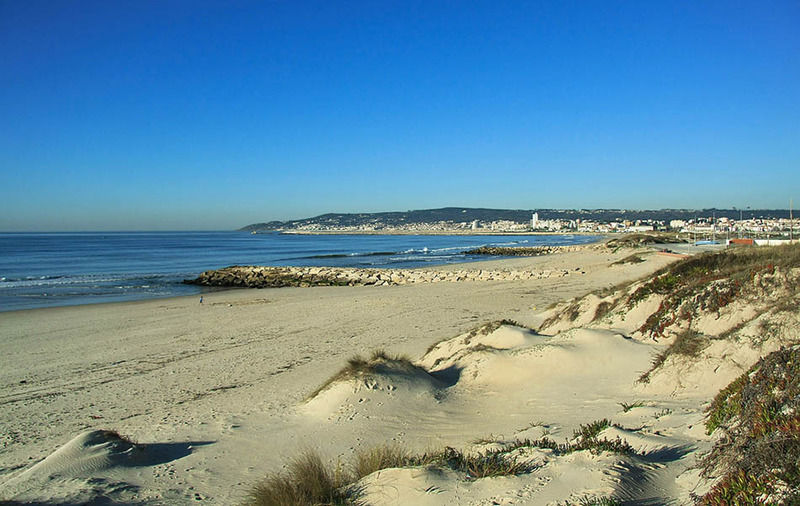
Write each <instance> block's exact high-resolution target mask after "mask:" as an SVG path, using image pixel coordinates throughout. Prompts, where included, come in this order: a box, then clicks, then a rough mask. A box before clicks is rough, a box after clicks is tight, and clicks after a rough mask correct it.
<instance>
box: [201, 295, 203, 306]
mask: <svg viewBox="0 0 800 506" xmlns="http://www.w3.org/2000/svg"><path fill="white" fill-rule="evenodd" d="M202 303H203V296H202V295H201V296H200V304H202Z"/></svg>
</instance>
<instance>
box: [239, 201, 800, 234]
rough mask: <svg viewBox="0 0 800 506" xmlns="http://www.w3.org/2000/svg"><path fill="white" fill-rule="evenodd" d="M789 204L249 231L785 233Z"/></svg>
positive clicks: (330, 219)
mask: <svg viewBox="0 0 800 506" xmlns="http://www.w3.org/2000/svg"><path fill="white" fill-rule="evenodd" d="M791 218H792V212H791V211H790V210H788V209H753V210H751V209H735V208H734V209H715V208H711V209H658V210H632V209H485V208H468V207H443V208H439V209H421V210H414V211H392V212H381V213H328V214H322V215H320V216H315V217H313V218H303V219H298V220H290V221H269V222H265V223H254V224H251V225H247V226H245V227H242V228H241V229H240V230H242V231H247V232H251V233H267V232H275V231H278V232H283V233H300V234H348V233H350V234H356V233H357V234H487V233H496V234H534V233H591V234H598V233H612V232H647V231H657V230H662V231H667V230H672V231H678V232H685V233H701V234H702V233H720V232H721V233H740V232H741V233H747V234H749V235H754V234H764V235H770V234H773V235H774V234H779V235H780V234H783V233H784V232H785V233H786V234H788V233H789V230H790V229H792V228H793V227H796V226H797V225H796V224H795V222H794V221H793V220H792V219H791Z"/></svg>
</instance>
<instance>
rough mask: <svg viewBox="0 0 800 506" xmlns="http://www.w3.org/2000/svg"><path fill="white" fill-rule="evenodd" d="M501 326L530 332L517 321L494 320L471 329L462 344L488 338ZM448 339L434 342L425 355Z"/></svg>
mask: <svg viewBox="0 0 800 506" xmlns="http://www.w3.org/2000/svg"><path fill="white" fill-rule="evenodd" d="M503 325H509V326H512V327H520V328H523V329H527V330H532V329H530V328H529V327H526V326H525V325H522V324H521V323H519V322H517V321H514V320H509V319H507V318H503V319H501V320H495V321H491V322H488V323H483V324H481V325H478V326H477V327H475V328H473V329H472V330H470V331H469V332H467V333H466V335H465V336H464V343H466V344H469V343H470V342H472V339H474V338H475V337H477V336H488V335H489V334H491V333H492V332H494V331H495V330H497V329H499V328H500V327H502V326H503ZM456 337H457V336H456ZM450 339H453V338H447V339H442V340H441V341H436V342H435V343H433V344H431V345H430V346H428V349H427V350H426V351H425V354H426V355H427V354H428V353H430V352H432V351H433V350H435V349H436V347H437V346H439V345H440V344H441V343H443V342H445V341H449V340H450Z"/></svg>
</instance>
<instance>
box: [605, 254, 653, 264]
mask: <svg viewBox="0 0 800 506" xmlns="http://www.w3.org/2000/svg"><path fill="white" fill-rule="evenodd" d="M644 261H645V259H644V258H642V256H641V255H640V254H639V253H634V254H633V255H628V256H626V257H625V258H620V259H619V260H617V261H616V262H612V263H611V265H625V264H640V263H642V262H644Z"/></svg>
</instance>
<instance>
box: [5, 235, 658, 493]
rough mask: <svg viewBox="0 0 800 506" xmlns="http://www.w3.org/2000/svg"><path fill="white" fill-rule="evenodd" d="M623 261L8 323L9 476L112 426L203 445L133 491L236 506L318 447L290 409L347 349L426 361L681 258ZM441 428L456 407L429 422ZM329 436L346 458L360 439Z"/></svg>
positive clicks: (141, 477)
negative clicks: (485, 332) (527, 276)
mask: <svg viewBox="0 0 800 506" xmlns="http://www.w3.org/2000/svg"><path fill="white" fill-rule="evenodd" d="M629 253H630V252H629V251H628V252H626V251H620V252H618V253H616V254H611V253H609V252H605V251H603V252H598V251H596V250H592V249H588V250H586V251H582V252H576V253H563V254H558V255H552V256H548V257H537V258H517V259H512V260H503V261H497V262H494V261H493V262H481V263H477V264H466V265H464V266H459V267H457V268H469V269H481V268H483V269H490V268H497V267H498V266H502V267H503V268H510V269H515V268H519V269H522V268H527V269H537V270H541V269H567V270H569V271H570V274H569V275H568V276H565V277H559V278H548V279H536V280H528V281H514V282H469V283H436V284H426V285H413V286H396V287H317V288H308V289H304V288H285V289H272V290H269V289H268V290H231V291H222V292H216V293H212V294H207V295H206V296H205V302H204V303H203V304H202V305H201V304H199V303H198V298H197V297H185V298H173V299H163V300H155V301H143V302H134V303H121V304H101V305H91V306H79V307H69V308H55V309H41V310H30V311H18V312H8V313H0V392H1V393H0V407H2V409H0V426H1V427H2V428H3V430H2V435H1V436H0V437H2V440H0V482H2V481H4V480H6V479H7V478H8V477H9V476H11V475H12V474H13V473H14V472H15V471H16V470H18V469H21V468H23V467H26V466H29V465H30V464H31V463H33V462H36V461H38V460H40V459H42V458H44V457H45V456H47V455H48V454H50V453H52V452H53V451H54V450H56V449H57V448H58V447H60V446H61V445H63V444H64V443H66V442H67V441H69V440H70V439H71V438H72V437H74V436H75V435H76V434H78V433H80V432H81V431H83V430H85V429H87V428H112V429H115V430H118V431H119V432H121V433H123V434H130V435H132V436H133V437H134V438H135V439H137V440H139V441H141V442H144V443H175V442H194V443H196V444H195V450H194V451H193V452H192V453H191V454H190V455H188V456H185V457H183V458H181V459H178V460H175V461H172V462H167V463H164V464H159V465H156V466H144V467H138V468H134V469H126V470H125V471H124V472H123V471H120V473H121V474H120V475H119V476H118V477H117V478H118V479H119V480H120V481H125V482H134V483H137V484H138V485H140V486H141V487H142V488H141V489H140V490H139V491H138V492H137V494H138V495H137V497H139V498H141V499H142V500H146V501H156V502H158V501H166V502H189V501H192V500H196V499H210V500H212V501H213V502H215V503H219V504H230V503H231V502H232V501H233V502H235V501H236V500H238V499H240V498H241V494H242V491H243V490H244V489H246V487H247V485H249V484H250V483H252V481H253V480H255V479H257V478H258V477H260V476H262V475H263V473H264V472H265V471H266V470H269V469H273V468H274V467H275V466H276V465H278V464H279V463H282V462H283V461H284V459H285V457H286V456H287V455H291V454H292V453H294V451H296V449H297V448H298V447H300V446H303V445H311V446H315V445H317V444H319V442H316V441H313V440H308V439H305V440H304V438H303V437H302V436H301V435H302V434H304V432H303V431H297V430H294V429H293V427H291V426H287V425H286V424H287V423H294V422H291V421H290V418H289V413H290V412H291V411H292V410H293V408H294V406H296V404H297V403H298V402H299V401H301V400H302V399H303V398H304V397H305V396H306V395H307V394H308V393H309V392H310V391H312V390H313V389H314V388H315V387H316V386H318V385H319V384H321V383H322V382H323V381H324V380H325V379H326V378H328V377H329V376H330V375H331V374H333V373H334V372H335V371H337V370H338V369H339V368H341V367H342V365H343V364H344V362H345V360H346V359H347V358H348V357H350V356H351V355H353V354H355V353H365V354H366V353H368V352H370V351H372V350H375V349H378V348H383V349H386V350H388V351H390V352H393V353H406V354H408V355H410V356H411V357H412V358H416V357H419V356H421V355H422V354H423V353H424V351H425V349H426V348H427V347H428V346H429V345H430V344H432V343H434V342H437V341H440V340H442V339H444V338H449V337H452V336H455V335H457V334H459V333H461V332H463V331H466V330H468V329H470V328H473V327H474V326H475V325H477V324H478V323H483V322H486V321H489V320H496V319H500V318H509V319H514V320H517V321H519V322H520V323H522V324H528V325H532V324H535V323H536V321H535V317H534V311H533V310H532V309H531V308H532V307H537V308H539V309H541V308H542V307H544V306H546V305H548V304H550V303H552V302H555V301H558V300H562V299H564V298H568V297H572V296H576V295H580V294H583V293H586V292H588V291H592V290H595V289H598V288H604V287H608V286H611V285H614V284H617V283H619V282H622V281H624V280H626V279H634V278H638V277H641V276H643V275H645V274H646V273H649V272H652V271H653V270H655V269H656V268H658V267H660V266H663V265H665V264H666V263H668V262H670V261H673V260H674V259H672V258H668V257H662V256H658V255H651V256H649V260H648V261H647V262H645V263H642V264H636V265H628V266H625V267H620V266H612V267H609V264H610V262H611V261H613V260H616V259H619V258H621V257H623V256H625V255H627V254H629ZM443 268H444V267H443ZM449 268H454V267H452V266H451V267H449ZM439 417H441V418H439ZM436 419H441V420H446V413H444V414H442V413H437V414H435V415H432V419H431V420H426V421H425V423H424V424H423V425H425V426H431V427H433V426H436V422H437V420H436ZM445 425H446V424H443V425H442V428H444V426H445ZM406 429H407V430H411V429H410V428H406ZM400 430H401V431H402V430H403V428H400ZM445 432H446V431H445ZM330 436H331V437H332V438H334V439H335V438H341V440H340V441H338V442H337V441H333V442H332V443H333V447H334V448H339V449H340V450H341V449H345V450H346V448H348V445H352V442H351V441H346V439H347V438H348V437H350V438H351V439H352V440H354V441H358V440H362V439H363V438H364V436H363V435H350V436H348V435H339V434H331V435H330ZM321 437H323V436H322V435H321ZM200 443H213V444H203V445H201V444H200ZM326 443H327V441H326ZM195 494H197V495H195Z"/></svg>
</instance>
